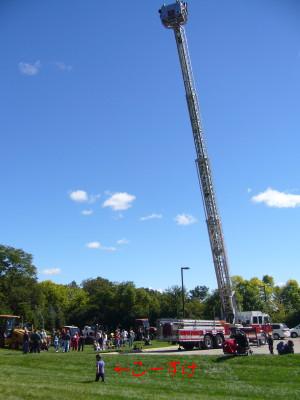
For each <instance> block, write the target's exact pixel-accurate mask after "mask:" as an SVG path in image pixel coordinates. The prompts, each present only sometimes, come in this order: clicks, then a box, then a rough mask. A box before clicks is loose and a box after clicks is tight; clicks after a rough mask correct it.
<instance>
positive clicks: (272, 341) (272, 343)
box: [267, 333, 274, 354]
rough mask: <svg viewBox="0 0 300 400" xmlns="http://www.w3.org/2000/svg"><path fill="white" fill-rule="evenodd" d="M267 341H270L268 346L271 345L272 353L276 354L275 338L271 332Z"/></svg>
mask: <svg viewBox="0 0 300 400" xmlns="http://www.w3.org/2000/svg"><path fill="white" fill-rule="evenodd" d="M267 343H268V346H269V351H270V354H274V340H273V337H272V334H271V333H269V335H268V337H267Z"/></svg>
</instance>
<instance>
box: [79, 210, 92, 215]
mask: <svg viewBox="0 0 300 400" xmlns="http://www.w3.org/2000/svg"><path fill="white" fill-rule="evenodd" d="M93 212H94V211H93V210H82V211H81V214H82V215H92V214H93Z"/></svg>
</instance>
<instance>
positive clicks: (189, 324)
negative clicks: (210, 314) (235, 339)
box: [157, 318, 230, 350]
mask: <svg viewBox="0 0 300 400" xmlns="http://www.w3.org/2000/svg"><path fill="white" fill-rule="evenodd" d="M229 336H230V324H228V323H227V322H225V321H217V320H216V321H210V320H191V319H171V318H170V319H169V318H166V319H160V320H158V321H157V339H158V340H164V341H168V342H171V343H174V344H175V343H178V345H179V347H183V348H184V349H186V350H191V349H193V348H194V347H197V348H200V349H203V348H204V349H212V348H221V347H222V345H223V341H224V339H225V338H227V337H229Z"/></svg>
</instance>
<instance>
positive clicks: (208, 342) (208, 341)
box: [203, 335, 214, 350]
mask: <svg viewBox="0 0 300 400" xmlns="http://www.w3.org/2000/svg"><path fill="white" fill-rule="evenodd" d="M203 344H204V348H205V349H207V350H209V349H212V348H213V347H214V342H213V338H212V336H211V335H205V336H204V340H203Z"/></svg>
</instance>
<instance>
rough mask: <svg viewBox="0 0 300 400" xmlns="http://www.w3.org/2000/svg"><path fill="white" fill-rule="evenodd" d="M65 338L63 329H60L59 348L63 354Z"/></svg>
mask: <svg viewBox="0 0 300 400" xmlns="http://www.w3.org/2000/svg"><path fill="white" fill-rule="evenodd" d="M65 338H66V331H65V329H62V331H61V335H60V346H61V350H62V351H63V352H64V351H65Z"/></svg>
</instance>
